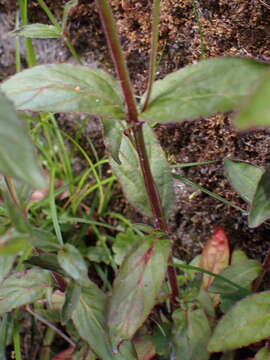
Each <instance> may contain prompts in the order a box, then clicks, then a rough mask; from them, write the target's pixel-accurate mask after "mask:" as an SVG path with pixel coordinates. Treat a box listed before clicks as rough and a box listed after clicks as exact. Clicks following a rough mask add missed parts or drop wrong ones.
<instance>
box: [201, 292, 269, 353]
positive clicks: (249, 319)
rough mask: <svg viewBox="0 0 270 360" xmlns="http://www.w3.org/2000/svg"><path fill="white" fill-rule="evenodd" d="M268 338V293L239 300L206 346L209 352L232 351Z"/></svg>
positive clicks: (220, 322) (224, 317)
mask: <svg viewBox="0 0 270 360" xmlns="http://www.w3.org/2000/svg"><path fill="white" fill-rule="evenodd" d="M269 336H270V291H265V292H261V293H259V294H255V295H251V296H248V297H246V298H244V299H243V300H240V301H239V302H238V303H237V304H236V305H235V306H233V307H232V308H231V309H230V310H229V311H228V313H227V314H226V315H224V316H223V318H222V319H221V320H220V321H219V323H218V325H217V327H216V328H215V330H214V334H213V336H212V338H211V340H210V343H209V345H208V350H209V351H211V352H219V351H227V350H233V349H236V348H239V347H242V346H247V345H249V344H252V343H254V342H257V341H260V340H263V339H265V338H268V337H269Z"/></svg>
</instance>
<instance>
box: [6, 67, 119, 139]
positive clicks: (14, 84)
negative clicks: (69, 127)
mask: <svg viewBox="0 0 270 360" xmlns="http://www.w3.org/2000/svg"><path fill="white" fill-rule="evenodd" d="M2 90H3V91H4V92H5V93H6V95H7V96H8V97H9V98H10V99H11V100H12V101H13V102H14V104H15V107H16V108H17V109H18V110H32V111H45V112H47V111H48V112H83V113H88V114H95V115H100V116H105V117H108V118H116V119H123V118H125V114H124V110H123V102H122V97H121V95H120V90H119V85H118V83H117V82H116V80H114V79H113V78H112V77H111V76H110V75H109V74H107V73H105V72H104V71H102V70H97V69H91V68H88V67H86V66H79V65H71V64H51V65H40V66H35V67H32V68H31V69H27V70H24V71H22V72H20V73H18V74H16V75H14V76H12V77H11V78H9V79H8V80H6V81H5V82H4V83H3V84H2ZM20 141H21V140H20ZM19 143H20V142H19ZM12 145H14V144H12Z"/></svg>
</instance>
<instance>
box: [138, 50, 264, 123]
mask: <svg viewBox="0 0 270 360" xmlns="http://www.w3.org/2000/svg"><path fill="white" fill-rule="evenodd" d="M266 69H268V66H267V65H265V64H262V63H258V62H256V61H254V60H250V59H241V58H236V57H235V58H233V57H232V58H229V57H223V58H222V57H221V58H216V59H208V60H203V61H200V62H199V63H197V64H193V65H190V66H186V67H185V68H183V69H181V70H179V71H177V72H175V73H172V74H170V75H168V76H166V77H165V78H164V79H163V80H160V81H156V82H155V83H154V86H153V92H152V94H151V98H150V102H149V106H148V108H147V110H146V111H145V112H144V113H142V114H141V115H140V118H141V119H142V120H149V121H158V122H176V121H177V122H179V121H183V120H192V119H196V118H199V117H205V116H209V115H211V114H213V113H216V112H224V111H228V110H232V109H234V108H235V107H237V106H238V105H239V103H241V101H242V100H243V99H244V98H245V96H247V95H248V94H249V93H250V92H251V91H252V89H253V88H254V85H256V83H257V82H258V81H259V80H260V79H261V77H262V76H263V75H264V74H265V73H266ZM143 102H144V99H142V103H143Z"/></svg>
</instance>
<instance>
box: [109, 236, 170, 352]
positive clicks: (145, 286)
mask: <svg viewBox="0 0 270 360" xmlns="http://www.w3.org/2000/svg"><path fill="white" fill-rule="evenodd" d="M169 251H170V243H169V241H168V240H165V239H158V238H157V236H156V235H155V234H154V235H150V236H148V237H145V238H141V239H139V240H138V241H137V243H136V244H135V246H134V248H133V251H132V252H131V253H130V255H129V256H128V257H127V258H126V259H125V260H124V262H123V264H122V266H121V268H120V272H119V274H118V276H117V277H116V279H115V281H114V285H113V293H112V296H111V298H110V300H109V307H108V316H107V323H108V327H109V332H110V336H111V340H112V344H113V346H114V348H117V346H118V345H119V344H120V343H121V342H122V341H123V340H128V339H131V338H132V337H133V335H134V334H135V332H136V331H137V330H138V328H139V327H140V326H141V325H142V324H143V322H144V321H145V320H146V318H147V316H148V315H149V313H150V311H151V310H152V308H153V306H154V305H155V303H156V298H157V296H158V294H159V292H160V289H161V286H162V283H163V281H164V278H165V274H166V269H167V261H168V256H169Z"/></svg>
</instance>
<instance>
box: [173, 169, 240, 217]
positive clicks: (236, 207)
mask: <svg viewBox="0 0 270 360" xmlns="http://www.w3.org/2000/svg"><path fill="white" fill-rule="evenodd" d="M173 177H174V178H175V179H177V180H179V181H181V182H183V183H184V184H187V185H191V186H193V187H195V188H196V189H198V190H200V191H202V192H204V193H205V194H207V195H209V196H211V197H212V198H214V199H216V200H219V201H221V202H223V203H224V204H225V205H228V206H231V207H233V208H234V209H236V210H239V211H241V212H242V213H243V214H246V211H245V210H244V209H242V208H240V207H239V206H237V205H234V204H233V203H231V202H230V201H228V200H226V199H224V198H223V197H221V196H219V195H217V194H215V193H213V192H212V191H210V190H207V189H206V188H204V187H203V186H201V185H198V184H196V183H194V182H192V181H190V180H188V179H186V178H185V177H183V176H180V175H177V174H174V173H173Z"/></svg>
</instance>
